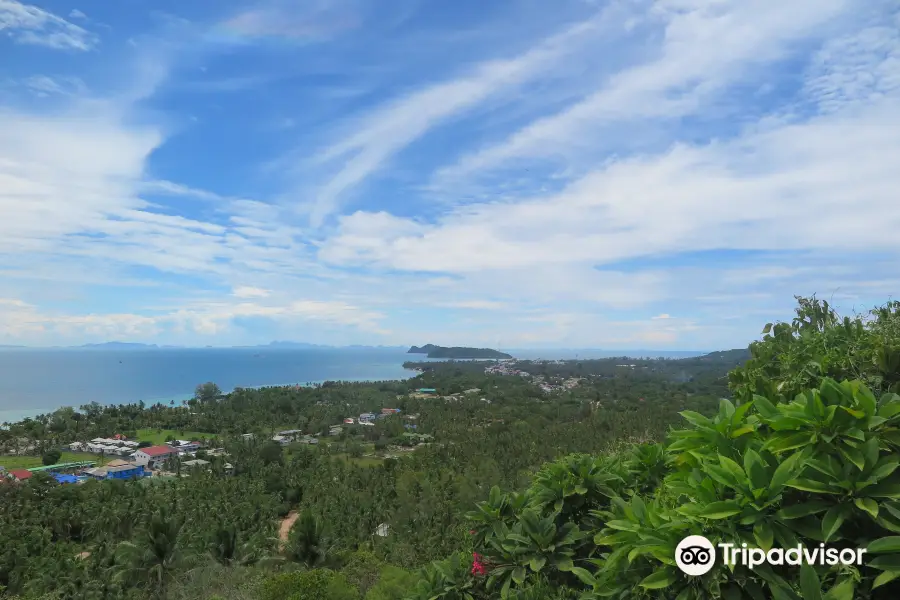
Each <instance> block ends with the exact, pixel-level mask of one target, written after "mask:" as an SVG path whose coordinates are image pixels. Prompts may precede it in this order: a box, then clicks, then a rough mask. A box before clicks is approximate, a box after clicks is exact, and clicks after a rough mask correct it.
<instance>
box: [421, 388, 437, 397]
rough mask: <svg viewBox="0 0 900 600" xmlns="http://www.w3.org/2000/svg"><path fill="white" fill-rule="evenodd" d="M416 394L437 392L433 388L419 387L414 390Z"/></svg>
mask: <svg viewBox="0 0 900 600" xmlns="http://www.w3.org/2000/svg"><path fill="white" fill-rule="evenodd" d="M416 393H417V394H431V395H434V394H437V390H436V389H434V388H419V389H417V390H416Z"/></svg>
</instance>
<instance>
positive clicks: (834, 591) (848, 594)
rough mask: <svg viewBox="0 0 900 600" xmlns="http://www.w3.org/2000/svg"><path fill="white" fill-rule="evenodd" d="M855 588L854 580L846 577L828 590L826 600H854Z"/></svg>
mask: <svg viewBox="0 0 900 600" xmlns="http://www.w3.org/2000/svg"><path fill="white" fill-rule="evenodd" d="M854 587H855V584H854V582H853V580H852V579H850V578H849V577H845V578H844V579H842V580H841V581H839V582H838V583H836V584H835V585H834V586H833V587H832V588H831V589H830V590H828V593H826V594H825V597H824V600H853V590H854ZM804 600H805V599H804Z"/></svg>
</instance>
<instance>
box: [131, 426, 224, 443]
mask: <svg viewBox="0 0 900 600" xmlns="http://www.w3.org/2000/svg"><path fill="white" fill-rule="evenodd" d="M137 434H138V436H137V441H139V442H150V443H152V444H153V445H154V446H159V445H160V444H165V443H166V438H167V437H169V436H172V437H173V438H175V439H177V440H196V439H200V438H201V437H205V438H209V437H213V434H212V433H201V432H199V431H177V430H175V429H138V432H137Z"/></svg>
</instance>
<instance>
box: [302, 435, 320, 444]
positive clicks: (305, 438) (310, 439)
mask: <svg viewBox="0 0 900 600" xmlns="http://www.w3.org/2000/svg"><path fill="white" fill-rule="evenodd" d="M300 443H301V444H318V443H319V440H317V439H316V438H314V437H313V436H311V435H304V436H303V437H302V438H300Z"/></svg>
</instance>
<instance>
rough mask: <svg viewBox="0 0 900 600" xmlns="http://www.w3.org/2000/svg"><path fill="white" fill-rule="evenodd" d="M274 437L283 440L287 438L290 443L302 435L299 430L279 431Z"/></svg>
mask: <svg viewBox="0 0 900 600" xmlns="http://www.w3.org/2000/svg"><path fill="white" fill-rule="evenodd" d="M276 435H279V436H281V437H283V438H287V439H289V440H291V441H293V440H296V439H297V438H299V437H300V436H301V435H303V430H301V429H285V430H284V431H279V432H278V433H277V434H276Z"/></svg>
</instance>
